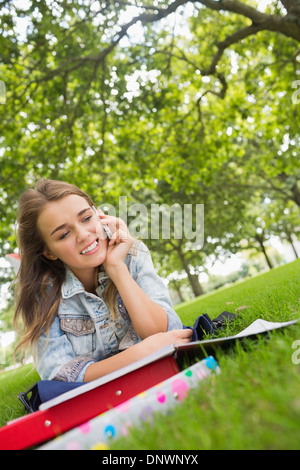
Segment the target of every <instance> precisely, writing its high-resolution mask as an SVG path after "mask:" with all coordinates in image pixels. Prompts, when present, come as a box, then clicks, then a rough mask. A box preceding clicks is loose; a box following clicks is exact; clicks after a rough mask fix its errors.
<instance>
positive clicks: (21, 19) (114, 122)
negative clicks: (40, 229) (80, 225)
mask: <svg viewBox="0 0 300 470" xmlns="http://www.w3.org/2000/svg"><path fill="white" fill-rule="evenodd" d="M0 28H1V38H0V44H1V47H0V80H1V89H0V91H1V97H0V116H1V117H0V167H1V176H0V178H1V194H0V200H1V205H0V212H1V215H0V217H1V229H0V257H1V265H0V266H1V314H0V331H1V334H0V336H1V348H2V358H3V357H4V358H5V360H4V361H2V364H1V367H5V366H8V365H11V364H12V363H13V358H12V349H13V342H12V340H14V339H15V337H14V335H13V334H12V333H11V331H12V315H13V293H12V291H11V290H10V289H9V285H10V283H11V281H12V279H13V271H12V269H11V268H9V265H8V263H7V262H6V261H5V255H6V254H7V253H11V252H16V251H17V244H16V233H15V231H16V213H17V203H18V198H19V196H20V194H21V193H22V192H23V191H24V190H26V189H27V188H28V186H32V185H34V183H35V181H36V180H38V179H39V178H53V179H62V180H65V181H68V182H71V183H74V184H76V185H78V186H79V187H80V188H82V189H83V190H85V191H86V192H87V193H88V194H90V195H91V197H92V198H93V199H94V201H95V203H96V204H97V205H99V204H102V203H103V202H105V203H107V204H110V205H112V206H114V207H118V202H119V198H120V197H121V196H126V197H127V199H128V203H129V204H144V205H146V206H148V207H150V205H151V204H158V205H160V206H161V207H163V205H165V207H170V206H172V205H173V204H180V205H181V206H183V205H184V204H204V208H205V220H204V240H203V245H202V246H201V247H199V249H190V243H191V241H190V240H188V239H185V238H184V236H183V237H181V238H180V239H177V238H176V237H174V236H173V237H172V230H171V236H170V237H169V238H168V239H163V238H158V239H147V240H145V242H146V243H147V245H148V246H149V248H150V250H151V252H152V256H153V260H154V264H155V266H156V268H157V270H158V272H159V274H160V275H161V276H162V277H163V278H164V279H165V281H166V283H167V284H168V287H169V289H170V292H171V295H172V299H173V301H174V304H178V303H179V302H182V301H188V300H191V299H193V298H194V297H199V296H201V295H203V294H204V293H206V292H211V291H213V290H214V289H216V288H219V287H221V286H225V285H228V284H229V283H232V282H240V281H241V280H242V279H245V278H247V277H251V276H255V275H257V274H258V273H261V272H264V271H266V270H272V269H273V268H275V267H276V266H279V265H282V264H285V263H287V262H290V261H292V260H294V259H295V258H297V257H298V255H299V252H300V248H299V246H300V245H299V233H300V231H299V205H300V189H299V173H300V172H299V150H298V149H299V113H300V48H299V41H300V7H299V4H298V2H297V1H296V0H284V1H283V0H282V1H275V0H273V1H272V0H270V1H268V0H264V1H247V2H246V1H243V2H242V1H237V0H221V1H216V0H200V1H184V0H174V1H168V2H165V1H160V0H156V1H145V0H143V1H139V0H131V1H105V0H102V1H92V0H79V1H78V0H77V1H71V0H61V1H53V0H25V1H24V0H22V1H21V0H16V1H12V2H11V1H5V0H4V1H2V2H0ZM161 216H162V217H163V212H162V214H161ZM148 222H149V223H150V224H151V220H149V221H148ZM173 235H174V234H173ZM226 260H230V261H231V262H230V263H229V262H228V261H227V262H226ZM287 295H288V286H287ZM199 313H201V312H199ZM216 313H217V312H216ZM3 350H4V351H3Z"/></svg>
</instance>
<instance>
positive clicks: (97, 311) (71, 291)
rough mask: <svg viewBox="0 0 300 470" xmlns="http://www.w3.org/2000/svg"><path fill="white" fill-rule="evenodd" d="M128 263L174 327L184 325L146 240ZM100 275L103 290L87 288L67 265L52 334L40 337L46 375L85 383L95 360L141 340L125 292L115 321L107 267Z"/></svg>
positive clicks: (38, 360) (39, 361)
mask: <svg viewBox="0 0 300 470" xmlns="http://www.w3.org/2000/svg"><path fill="white" fill-rule="evenodd" d="M125 263H126V265H127V267H128V270H129V272H130V274H131V276H132V277H133V279H134V280H135V281H136V283H137V284H138V285H139V286H140V287H141V289H142V290H143V291H144V292H145V293H146V294H147V296H148V297H149V298H150V299H151V300H153V301H154V302H156V303H157V304H159V305H160V306H162V307H163V308H164V309H165V311H166V313H167V316H168V331H169V330H173V329H176V328H182V323H181V321H180V319H179V317H178V316H177V314H176V312H175V311H174V310H173V308H172V304H171V300H170V297H169V294H168V291H167V288H166V286H165V285H164V283H163V281H162V279H161V278H160V277H159V276H158V275H157V274H156V272H155V270H154V267H153V263H152V259H151V255H150V252H149V250H148V248H147V247H146V246H145V244H144V243H142V242H140V241H135V243H134V245H133V246H132V247H131V249H130V251H129V253H128V254H127V256H126V258H125ZM98 280H99V287H98V288H97V290H96V292H97V294H98V295H95V294H92V293H89V292H86V291H85V289H84V287H83V285H82V283H81V282H80V281H79V280H78V279H77V277H76V276H75V275H74V274H73V273H72V271H71V270H70V269H69V268H68V267H66V278H65V281H64V283H63V285H62V289H61V301H60V304H59V308H58V314H57V316H56V318H55V320H54V322H53V323H52V325H51V327H50V329H49V336H48V338H47V335H46V333H44V334H43V335H42V336H40V338H39V339H38V340H37V342H36V348H35V354H34V357H35V366H36V368H37V371H38V373H39V375H40V377H41V379H43V380H51V379H52V380H60V381H65V382H82V381H83V378H84V374H85V371H86V369H87V367H88V366H89V365H90V364H92V363H94V362H97V361H101V360H102V359H105V358H107V357H110V356H112V355H114V354H116V353H118V352H120V351H121V350H123V349H126V348H127V347H129V346H131V345H133V344H136V343H138V342H139V341H141V339H140V338H139V337H138V335H137V333H136V332H135V330H134V328H133V325H132V322H131V319H130V317H129V314H128V312H127V310H126V308H125V305H124V304H123V301H122V299H121V297H120V295H119V293H117V296H116V312H117V316H116V318H115V320H113V317H112V313H111V311H110V309H109V307H108V306H107V304H106V303H105V302H104V300H103V298H102V292H103V290H104V288H105V286H106V283H107V281H108V277H107V276H106V273H105V271H104V270H102V271H100V272H99V276H98ZM142 314H143V312H141V315H142Z"/></svg>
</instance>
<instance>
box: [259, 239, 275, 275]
mask: <svg viewBox="0 0 300 470" xmlns="http://www.w3.org/2000/svg"><path fill="white" fill-rule="evenodd" d="M255 238H256V240H257V241H258V243H259V246H260V249H261V251H262V253H263V255H264V257H265V259H266V262H267V264H268V266H269V268H270V269H272V268H273V265H272V263H271V260H270V258H269V257H268V255H267V252H266V248H265V245H264V238H263V236H259V235H258V234H256V236H255Z"/></svg>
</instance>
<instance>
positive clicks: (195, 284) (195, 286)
mask: <svg viewBox="0 0 300 470" xmlns="http://www.w3.org/2000/svg"><path fill="white" fill-rule="evenodd" d="M176 251H177V253H178V256H179V258H180V261H181V263H182V267H183V269H184V270H185V272H186V273H187V276H188V280H189V281H190V284H191V288H192V291H193V294H194V296H195V297H198V296H199V295H202V294H203V293H204V291H203V289H202V286H201V284H200V282H199V279H198V275H197V274H192V273H191V270H190V267H189V264H188V262H187V260H186V258H185V256H184V254H183V253H182V251H181V249H180V247H177V248H176Z"/></svg>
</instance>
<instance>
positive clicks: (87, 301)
mask: <svg viewBox="0 0 300 470" xmlns="http://www.w3.org/2000/svg"><path fill="white" fill-rule="evenodd" d="M93 207H94V204H93V202H92V201H91V199H90V198H89V196H88V195H87V194H85V193H84V192H83V191H81V190H80V189H78V188H77V187H76V186H73V185H71V184H68V183H65V182H61V181H53V180H40V181H39V182H38V183H37V184H36V187H35V189H29V190H28V191H26V192H25V193H24V194H23V195H22V196H21V198H20V201H19V216H18V242H19V250H20V257H21V265H20V269H19V273H18V292H17V306H16V312H15V325H17V324H18V320H19V318H21V319H22V321H23V324H24V327H25V331H24V332H23V335H22V338H21V341H20V343H19V345H18V348H20V347H23V348H26V347H31V349H32V352H33V355H34V359H35V365H36V368H37V371H38V373H39V375H40V377H41V378H42V379H52V380H59V381H68V382H75V381H77V382H82V381H85V382H86V381H90V380H94V379H96V378H98V377H101V376H103V375H106V374H108V373H110V372H113V371H115V370H117V369H119V368H121V367H124V366H126V365H128V364H131V363H132V362H134V361H136V360H138V359H141V358H143V357H145V356H147V355H149V354H151V353H153V352H155V351H157V350H158V349H160V348H162V347H164V346H166V345H168V344H175V345H178V344H183V343H188V342H189V341H191V337H192V330H191V329H189V328H187V329H184V328H183V327H182V323H181V321H180V319H179V317H178V316H177V314H176V313H175V311H174V310H173V308H172V305H171V301H170V298H169V295H168V292H167V289H166V287H165V285H164V283H163V282H162V280H161V279H160V278H159V277H158V276H157V274H156V273H155V271H154V268H153V264H152V260H151V256H150V253H149V250H148V249H147V248H146V246H145V245H144V244H143V243H142V242H140V241H137V240H134V239H133V238H132V237H131V236H130V233H129V231H128V229H127V227H126V225H125V223H124V222H123V221H122V220H121V219H118V218H115V217H111V216H107V215H105V214H103V213H102V212H101V211H99V212H98V214H97V212H96V213H95V212H94V210H93ZM100 220H101V221H100ZM102 224H103V225H106V226H108V227H109V229H110V231H111V232H112V235H111V238H110V239H109V238H108V237H107V236H106V232H105V231H104V230H103V227H102Z"/></svg>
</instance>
